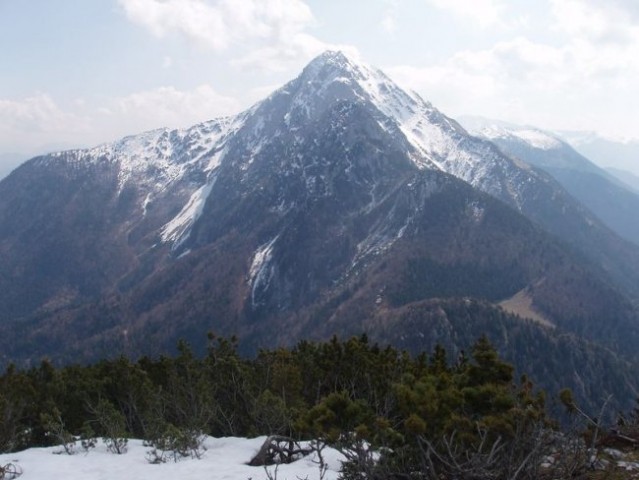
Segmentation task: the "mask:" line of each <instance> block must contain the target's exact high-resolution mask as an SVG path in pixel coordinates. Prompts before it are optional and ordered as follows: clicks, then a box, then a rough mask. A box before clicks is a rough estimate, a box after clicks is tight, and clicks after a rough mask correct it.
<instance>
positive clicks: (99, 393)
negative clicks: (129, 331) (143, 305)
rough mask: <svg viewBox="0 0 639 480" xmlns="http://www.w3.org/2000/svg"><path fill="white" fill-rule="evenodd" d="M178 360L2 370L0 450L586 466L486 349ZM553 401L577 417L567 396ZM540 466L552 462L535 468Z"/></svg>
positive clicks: (393, 468) (387, 474)
mask: <svg viewBox="0 0 639 480" xmlns="http://www.w3.org/2000/svg"><path fill="white" fill-rule="evenodd" d="M178 351H179V354H178V355H177V356H176V357H175V358H169V357H159V358H157V359H151V358H148V357H144V358H141V359H139V360H138V361H137V362H132V361H130V360H128V359H126V358H124V357H121V358H118V359H116V360H109V361H106V360H105V361H101V362H99V363H96V364H94V365H91V366H83V367H81V366H67V367H64V368H54V367H53V366H52V365H51V364H50V363H48V362H43V363H42V364H41V365H40V366H38V367H36V368H31V369H30V370H25V371H18V370H17V369H15V368H14V367H9V368H8V369H7V371H6V372H5V373H4V375H2V377H0V418H2V422H0V426H1V427H0V450H1V451H3V452H6V451H13V450H18V449H22V448H27V447H30V446H41V445H51V444H56V445H60V446H61V447H62V450H61V452H63V451H66V452H67V453H69V454H72V453H74V450H73V449H74V448H75V446H74V445H73V439H75V438H77V439H80V440H81V442H79V444H81V445H82V447H83V448H84V449H85V450H87V451H88V449H90V448H92V446H94V445H95V438H96V437H102V438H103V439H104V440H105V442H106V443H107V445H108V446H109V448H110V449H111V450H112V451H113V452H114V453H126V444H127V438H129V437H137V438H143V439H145V440H146V441H147V444H148V445H149V446H150V447H152V448H153V450H151V451H150V452H149V461H151V462H154V463H155V462H166V461H169V460H172V461H177V460H178V459H180V458H183V457H192V458H199V456H200V455H201V454H202V447H201V438H202V435H205V434H208V435H214V436H254V435H274V436H278V438H280V437H282V438H290V439H291V442H293V441H294V440H301V439H314V440H315V444H316V447H315V448H316V449H317V450H319V451H321V448H322V446H325V445H331V446H333V447H335V448H337V449H339V450H340V451H341V452H342V453H343V454H344V455H345V456H346V458H347V459H348V460H349V461H348V462H347V464H345V466H344V470H343V472H342V475H343V478H345V479H347V478H362V477H361V475H362V474H363V475H365V476H366V478H380V479H381V478H417V479H421V478H423V479H430V478H453V477H454V478H464V479H475V478H476V479H479V478H496V479H502V478H503V479H506V478H509V479H511V478H544V477H545V476H546V475H547V476H548V477H551V476H553V475H554V476H555V478H566V477H564V476H563V475H569V474H570V475H572V474H574V473H576V472H577V471H578V470H579V469H580V468H582V467H583V466H584V465H586V462H585V461H583V459H582V460H578V458H580V457H579V455H581V456H582V457H583V456H584V455H583V452H584V451H585V450H584V448H581V447H580V448H575V445H580V446H581V445H584V442H583V440H580V439H579V438H578V437H574V438H573V437H569V436H568V434H566V433H561V431H560V430H559V428H558V426H557V424H556V423H555V422H553V421H552V420H551V419H550V418H548V415H547V413H546V395H545V393H544V392H542V391H537V390H536V389H535V388H534V387H533V385H532V383H531V382H530V381H529V380H528V379H527V378H526V377H523V378H522V379H521V380H520V382H514V381H513V368H512V367H511V366H510V365H508V364H507V363H504V362H503V361H502V360H501V359H500V358H499V356H498V355H497V353H496V351H495V350H494V348H493V347H492V345H491V344H490V342H489V341H488V340H487V338H486V337H482V338H480V339H479V340H478V341H477V342H476V343H475V345H474V347H473V349H472V352H471V354H470V355H469V357H468V358H467V357H466V356H460V358H459V359H458V360H457V361H456V362H455V363H451V362H449V361H448V360H447V354H446V352H445V351H444V349H443V348H441V347H436V348H435V349H434V351H433V353H432V354H431V355H430V356H429V355H427V354H426V353H421V354H419V355H416V356H411V355H409V354H408V353H406V352H403V351H399V350H397V349H395V348H393V347H381V346H379V345H377V344H371V343H370V342H369V341H368V339H367V338H366V337H365V336H362V337H359V338H352V339H350V340H347V341H339V340H338V339H337V338H333V339H332V340H330V341H329V342H325V343H312V342H307V341H303V342H301V343H299V344H298V345H297V346H296V347H294V348H292V349H284V348H280V349H276V350H263V351H260V352H259V354H258V355H257V356H256V357H255V358H252V359H247V358H243V357H241V356H240V355H239V354H238V352H237V342H236V341H235V339H225V338H217V337H215V336H214V335H210V336H209V346H208V350H207V354H206V355H205V356H204V357H202V358H199V357H197V356H195V355H194V354H193V352H192V351H191V349H190V348H189V347H188V345H187V344H186V343H184V342H182V343H180V344H179V347H178ZM562 400H563V401H564V403H566V405H567V406H568V407H570V408H569V410H570V411H572V412H575V411H578V409H576V408H575V405H574V401H573V399H572V396H571V394H570V392H562ZM575 415H576V414H575ZM595 427H596V428H597V430H598V429H599V424H595ZM591 430H592V429H591ZM597 433H598V432H595V435H596V434H597ZM591 437H592V431H591ZM575 442H577V443H575ZM551 455H555V457H556V458H558V459H559V458H560V459H561V461H559V460H555V461H553V463H552V464H550V463H548V462H547V461H546V460H545V459H547V458H548V457H549V456H551ZM555 457H553V458H555ZM558 475H561V476H559V477H558Z"/></svg>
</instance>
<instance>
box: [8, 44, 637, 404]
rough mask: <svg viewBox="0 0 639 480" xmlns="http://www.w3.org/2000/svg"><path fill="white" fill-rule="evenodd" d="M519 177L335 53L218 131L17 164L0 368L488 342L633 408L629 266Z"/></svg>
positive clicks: (568, 210) (471, 139)
mask: <svg viewBox="0 0 639 480" xmlns="http://www.w3.org/2000/svg"><path fill="white" fill-rule="evenodd" d="M535 135H536V134H535ZM535 135H532V137H534V138H536V137H535ZM528 140H530V138H528ZM535 141H536V140H535ZM544 141H545V140H544ZM534 143H535V142H532V143H531V142H528V143H527V145H528V147H526V148H525V149H524V150H522V152H524V153H525V152H529V151H530V152H535V155H536V153H538V152H537V151H538V150H540V149H541V150H542V151H543V150H544V147H543V146H535V147H534V149H536V150H534V149H533V150H530V148H529V147H530V146H531V145H533V144H534ZM514 144H515V143H513V145H514ZM553 148H554V147H553ZM562 148H563V147H562ZM562 152H564V153H565V158H564V160H565V161H566V164H567V165H570V168H573V167H574V168H575V169H576V170H579V171H581V170H580V169H585V170H584V172H585V171H586V170H588V168H595V169H596V167H594V166H592V167H587V168H586V167H585V166H584V165H590V164H587V163H584V162H587V160H585V159H583V157H573V156H572V155H573V153H571V152H570V151H563V150H562ZM569 154H570V155H569ZM531 155H532V154H531ZM574 155H577V154H576V153H575V154H574ZM523 157H524V155H523V153H521V152H520V153H519V154H517V153H516V152H508V151H507V150H506V149H505V148H504V145H501V144H500V142H499V141H498V139H497V138H492V139H490V140H489V139H487V138H480V137H478V136H474V135H471V134H469V133H468V132H467V131H466V130H465V129H464V128H463V127H462V126H461V125H460V124H459V123H457V122H456V121H454V120H452V119H451V118H449V117H447V116H445V115H444V114H443V113H441V112H440V111H438V110H437V109H436V108H435V107H433V106H432V105H431V104H430V103H428V102H426V101H424V100H423V99H421V98H420V97H419V96H417V95H416V94H412V93H407V92H405V91H403V90H401V89H400V88H399V87H397V85H395V84H394V83H393V82H392V81H391V80H390V79H389V78H388V77H386V76H385V75H384V74H383V73H382V72H381V71H379V70H377V69H375V68H372V67H370V66H367V65H365V64H362V63H359V62H357V61H354V60H353V59H350V58H348V57H346V56H345V55H343V54H342V53H340V52H326V53H324V54H322V55H320V56H319V57H317V58H316V59H314V60H313V61H312V62H311V63H310V64H309V65H308V66H307V67H306V68H305V69H304V70H303V71H302V73H301V74H300V76H299V77H297V78H296V79H294V80H292V81H291V82H289V83H287V84H286V85H284V86H283V87H282V88H280V89H279V90H277V91H276V92H274V93H273V94H272V95H271V96H269V97H268V98H266V99H265V100H263V101H262V102H260V103H258V104H256V105H255V106H253V107H252V108H250V109H249V110H247V111H245V112H242V113H240V114H239V115H237V116H234V117H228V118H221V119H216V120H212V121H209V122H205V123H202V124H199V125H195V126H193V127H191V128H188V129H183V130H168V129H162V130H156V131H152V132H147V133H144V134H141V135H135V136H131V137H127V138H125V139H123V140H121V141H118V142H115V143H112V144H106V145H102V146H99V147H96V148H93V149H87V150H72V151H65V152H59V153H54V154H51V155H45V156H41V157H36V158H34V159H31V160H29V161H28V162H26V163H25V164H23V165H22V166H21V167H20V168H18V169H17V170H15V171H14V172H13V173H12V174H11V175H9V176H8V177H7V178H6V179H4V180H3V181H1V182H0V352H2V359H3V361H4V362H9V361H16V362H24V363H29V362H35V361H38V359H39V358H41V356H43V355H46V356H49V357H51V358H53V359H54V360H56V361H65V362H68V361H80V360H82V361H86V360H91V359H96V358H100V357H102V356H110V355H114V354H117V353H120V352H122V353H126V354H130V355H139V354H142V353H146V354H157V353H162V352H167V351H170V350H171V348H172V347H173V346H174V345H175V342H176V340H177V339H178V338H184V339H187V340H189V341H190V342H192V343H193V344H194V345H196V346H197V345H203V344H204V342H205V333H206V332H207V331H209V330H213V331H215V332H216V333H220V334H225V335H230V334H238V335H239V336H240V338H241V340H242V345H243V346H244V348H245V350H246V351H255V350H256V349H257V348H259V347H260V346H264V345H269V346H273V345H277V344H290V343H292V342H295V341H298V340H300V339H304V338H326V337H328V336H330V335H333V334H339V335H341V336H346V335H351V334H361V333H363V332H366V333H368V334H369V335H370V336H371V337H373V338H374V339H377V340H379V341H383V342H391V343H394V344H396V345H398V346H401V347H406V348H410V349H411V350H420V349H432V348H433V347H434V345H435V344H436V343H441V344H443V345H445V346H446V347H447V348H448V349H449V351H450V352H451V354H456V353H457V352H459V351H460V350H461V349H464V348H467V347H468V345H470V344H471V343H472V342H473V341H474V339H475V338H476V337H477V336H479V335H480V334H482V333H486V334H488V335H489V336H490V338H491V339H492V341H493V342H494V343H495V344H496V346H497V347H498V348H499V349H500V351H501V352H502V353H503V354H504V355H505V356H506V357H507V358H509V359H511V361H513V362H515V363H516V365H517V366H518V367H519V368H520V369H521V370H522V371H528V372H530V373H531V374H533V376H534V377H535V378H537V379H539V381H540V382H541V383H542V384H544V385H546V386H548V387H551V388H558V387H559V386H571V387H573V388H574V389H575V391H576V392H577V394H578V395H579V396H580V398H584V399H588V398H591V399H592V398H593V395H594V393H597V394H599V393H600V392H604V391H607V392H614V393H615V394H616V395H617V397H618V398H619V401H620V402H624V401H627V402H632V401H634V395H635V393H636V391H637V390H636V389H637V380H636V378H637V377H636V375H635V373H636V371H635V366H634V365H635V364H636V361H637V359H638V358H639V356H638V354H637V349H636V345H638V344H639V343H638V342H639V311H638V309H637V299H639V247H638V246H637V245H635V244H633V243H632V242H630V241H627V240H624V239H622V238H621V237H620V236H619V235H618V234H617V233H615V231H613V229H614V228H615V227H614V226H613V225H612V224H610V221H609V220H606V219H604V218H602V216H601V215H600V214H598V213H596V212H595V211H594V209H593V208H591V207H589V206H587V205H584V203H583V202H580V201H579V197H578V196H577V195H576V194H575V193H574V192H571V190H570V188H568V187H567V186H562V183H564V184H567V182H566V181H565V180H564V181H562V180H559V181H558V180H557V179H556V178H554V177H553V175H558V174H557V172H554V173H552V172H551V173H548V172H550V171H551V170H552V168H551V166H549V165H547V166H546V169H547V170H548V172H547V171H544V170H543V169H542V168H537V167H535V166H533V164H534V161H533V160H531V159H527V158H523ZM535 158H537V157H536V156H535ZM540 158H541V157H540ZM548 161H549V162H551V163H552V161H551V160H548ZM527 162H530V163H527ZM575 162H576V163H575ZM539 163H543V161H542V160H539ZM596 172H599V170H596ZM584 174H585V173H584ZM596 175H600V173H596ZM604 175H605V173H604ZM557 178H559V176H558V177H557ZM602 178H603V177H602ZM605 178H606V179H607V180H606V181H608V182H609V184H610V185H613V186H615V187H616V188H620V189H621V188H622V187H619V184H618V182H615V181H614V180H612V177H611V176H607V177H605ZM624 191H628V190H624ZM628 192H629V191H628ZM629 194H630V193H629ZM635 227H636V221H635ZM619 233H621V232H619Z"/></svg>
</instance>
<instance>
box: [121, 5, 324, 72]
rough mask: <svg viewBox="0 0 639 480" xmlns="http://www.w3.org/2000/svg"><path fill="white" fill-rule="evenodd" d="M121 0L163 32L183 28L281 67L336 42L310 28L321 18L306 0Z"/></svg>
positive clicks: (242, 56)
mask: <svg viewBox="0 0 639 480" xmlns="http://www.w3.org/2000/svg"><path fill="white" fill-rule="evenodd" d="M118 1H119V3H120V5H121V6H122V8H123V9H124V12H125V13H126V15H127V17H128V18H129V20H131V21H132V22H134V23H137V24H139V25H141V26H143V27H145V28H146V29H148V30H149V31H150V32H151V33H152V34H154V35H156V36H157V37H165V36H167V35H169V34H173V33H177V34H181V35H184V36H186V37H187V38H188V39H191V40H193V41H195V42H197V43H198V44H200V45H202V46H204V47H206V48H210V49H211V50H213V51H217V52H223V51H227V50H229V49H231V48H237V49H239V50H240V53H239V60H238V61H237V62H236V65H241V66H258V67H266V68H269V69H272V70H280V69H283V68H285V67H286V66H287V65H288V64H289V63H290V59H291V58H295V59H297V60H299V59H300V58H302V59H303V60H307V59H309V58H310V57H312V56H313V55H315V54H317V53H319V52H321V51H323V50H325V49H327V48H329V47H330V45H328V44H325V43H323V42H321V41H320V40H318V39H317V38H315V37H314V36H312V35H310V34H309V33H308V32H307V29H308V28H310V27H311V26H312V25H313V24H314V21H315V20H314V17H313V14H312V12H311V9H310V8H309V7H308V5H307V4H306V3H304V1H302V0H241V1H239V0H118ZM243 52H249V53H243Z"/></svg>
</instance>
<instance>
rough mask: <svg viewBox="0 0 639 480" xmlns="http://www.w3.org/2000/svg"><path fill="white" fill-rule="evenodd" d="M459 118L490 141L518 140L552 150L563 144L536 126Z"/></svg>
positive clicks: (481, 118)
mask: <svg viewBox="0 0 639 480" xmlns="http://www.w3.org/2000/svg"><path fill="white" fill-rule="evenodd" d="M459 120H460V122H461V123H462V125H464V127H465V128H466V129H467V130H468V131H469V132H470V133H471V134H473V135H476V136H478V137H482V138H486V139H488V140H491V141H493V140H508V139H513V140H519V141H523V142H524V143H526V144H528V145H530V146H531V147H533V148H538V149H540V150H552V149H556V148H561V147H562V145H563V142H562V140H561V139H560V138H559V137H557V136H556V135H554V134H553V133H550V132H547V131H545V130H542V129H540V128H536V127H531V126H523V125H515V124H513V123H509V122H504V121H502V120H493V119H487V118H483V117H477V116H464V117H461V118H460V119H459Z"/></svg>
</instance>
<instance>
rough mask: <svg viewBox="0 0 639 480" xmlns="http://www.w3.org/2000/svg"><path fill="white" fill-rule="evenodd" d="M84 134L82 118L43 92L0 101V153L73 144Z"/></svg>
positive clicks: (29, 150)
mask: <svg viewBox="0 0 639 480" xmlns="http://www.w3.org/2000/svg"><path fill="white" fill-rule="evenodd" d="M87 132H88V128H87V120H86V118H84V117H82V116H81V115H78V114H75V113H71V112H67V111H64V110H63V109H62V108H61V107H60V106H58V104H57V103H56V102H55V101H54V100H53V99H52V98H51V96H49V95H48V94H46V93H36V94H34V95H32V96H29V97H26V98H22V99H11V100H8V99H0V145H1V146H2V150H4V151H18V152H25V153H28V154H32V153H34V152H36V151H37V150H38V149H40V148H43V147H46V146H47V145H52V144H56V145H60V144H67V143H74V140H75V139H76V138H78V137H81V136H82V135H84V134H86V133H87Z"/></svg>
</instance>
